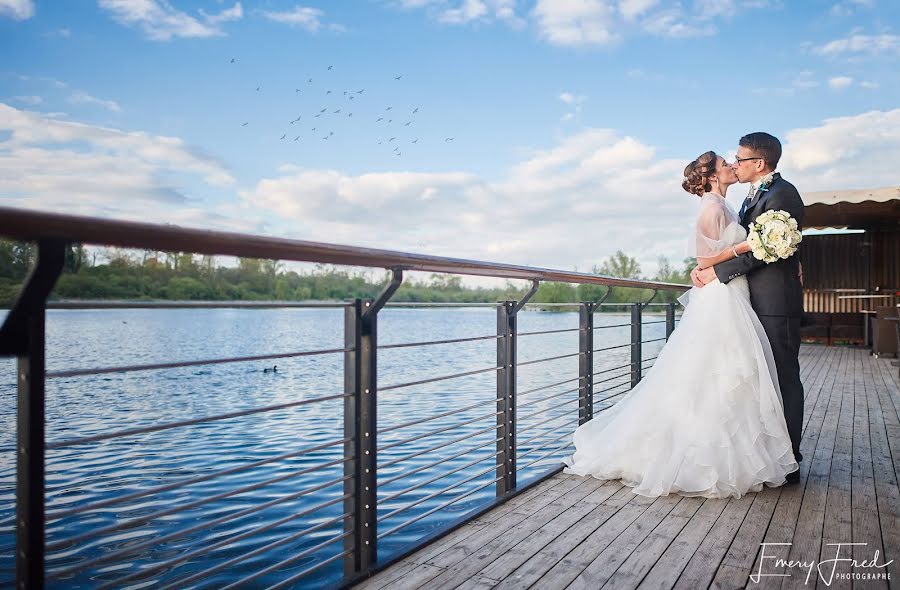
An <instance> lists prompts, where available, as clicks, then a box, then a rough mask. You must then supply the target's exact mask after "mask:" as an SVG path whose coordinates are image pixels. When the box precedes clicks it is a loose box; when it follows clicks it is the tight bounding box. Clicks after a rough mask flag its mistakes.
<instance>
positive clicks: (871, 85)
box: [859, 80, 881, 89]
mask: <svg viewBox="0 0 900 590" xmlns="http://www.w3.org/2000/svg"><path fill="white" fill-rule="evenodd" d="M859 85H860V86H861V87H862V88H868V89H873V88H878V87H879V86H881V84H879V83H878V82H871V81H869V80H863V81H862V82H860V83H859Z"/></svg>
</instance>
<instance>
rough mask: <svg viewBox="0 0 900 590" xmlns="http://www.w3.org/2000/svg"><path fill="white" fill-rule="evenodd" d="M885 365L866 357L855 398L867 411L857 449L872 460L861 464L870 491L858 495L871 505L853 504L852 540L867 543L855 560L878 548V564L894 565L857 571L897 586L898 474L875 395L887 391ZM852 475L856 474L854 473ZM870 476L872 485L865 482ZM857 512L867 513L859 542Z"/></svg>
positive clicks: (881, 584) (875, 584)
mask: <svg viewBox="0 0 900 590" xmlns="http://www.w3.org/2000/svg"><path fill="white" fill-rule="evenodd" d="M886 365H887V363H886V362H884V359H875V358H872V357H869V356H868V355H866V357H864V361H863V363H862V370H861V372H860V376H861V382H862V388H863V395H862V396H859V395H858V396H857V404H861V405H863V406H864V408H865V411H866V424H865V434H866V436H865V440H864V441H860V442H859V449H860V450H861V451H864V452H866V453H867V455H868V457H869V458H870V459H871V463H868V462H866V463H863V464H862V465H861V468H862V469H864V470H865V471H864V473H863V481H865V482H866V485H867V488H868V487H869V486H871V488H870V489H865V490H864V491H863V494H861V495H862V496H865V495H867V494H871V496H872V498H871V500H873V502H872V504H870V505H868V506H865V507H863V506H856V505H854V511H853V520H854V522H853V524H854V538H853V541H860V540H861V542H865V543H868V546H867V547H866V548H862V547H854V559H857V556H858V559H865V560H867V561H870V560H872V559H873V557H874V551H875V550H876V549H880V555H881V557H880V559H879V560H878V563H886V562H888V561H890V560H891V558H893V559H894V562H893V563H891V564H889V565H888V566H887V568H877V569H876V568H865V569H863V568H860V570H859V571H863V572H873V573H874V572H878V573H887V574H889V575H890V577H891V580H892V581H893V583H894V584H897V583H898V582H897V580H898V579H900V577H898V576H900V567H898V563H897V560H898V558H900V533H898V530H897V528H898V527H897V526H896V523H900V489H898V483H897V473H896V472H895V471H894V469H892V464H891V460H890V447H889V445H888V444H887V443H888V441H887V438H886V433H887V430H886V424H885V414H884V412H883V411H882V408H881V404H880V402H879V393H878V389H879V388H884V389H887V383H885V381H884V379H883V377H882V376H881V367H884V366H886ZM858 393H859V392H858ZM888 416H889V417H890V413H888ZM860 426H861V430H863V428H862V427H863V425H862V424H861V425H860ZM856 452H857V447H856V438H855V437H854V455H855V454H856ZM855 466H856V465H855V464H854V467H855ZM869 468H871V473H869V472H868V469H869ZM855 476H856V471H855V470H854V477H855ZM869 476H871V482H869V480H868V477H869ZM855 486H856V481H855V479H854V493H855ZM854 500H855V498H854ZM864 502H865V499H864V498H860V503H861V504H863V503H864ZM857 509H859V510H861V511H866V512H868V514H865V513H864V514H863V515H862V518H860V522H859V523H858V524H859V528H860V529H861V530H862V531H866V529H868V530H867V531H866V532H863V533H862V534H863V535H864V536H863V537H862V538H861V539H858V538H857V537H856V535H857V532H858V531H857V529H856V528H855V525H857V517H858V514H857ZM876 532H877V537H875V538H874V539H873V537H872V535H874V534H875V533H876ZM853 585H854V587H862V586H863V585H866V587H871V588H886V587H888V586H890V584H889V583H888V580H884V579H877V580H859V581H857V580H854V581H853Z"/></svg>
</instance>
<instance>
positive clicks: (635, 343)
mask: <svg viewBox="0 0 900 590" xmlns="http://www.w3.org/2000/svg"><path fill="white" fill-rule="evenodd" d="M643 307H644V304H643V303H633V304H632V305H631V387H632V388H633V387H634V386H635V385H637V384H638V383H640V382H641V338H642V336H641V308H643Z"/></svg>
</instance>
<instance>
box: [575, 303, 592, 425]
mask: <svg viewBox="0 0 900 590" xmlns="http://www.w3.org/2000/svg"><path fill="white" fill-rule="evenodd" d="M578 327H579V332H578V334H579V336H578V351H579V352H580V353H581V355H580V356H579V357H578V377H579V381H578V383H579V387H578V423H579V424H584V423H585V422H587V421H588V420H590V419H591V418H593V417H594V355H593V350H594V303H592V302H586V303H582V304H581V308H580V309H579V312H578Z"/></svg>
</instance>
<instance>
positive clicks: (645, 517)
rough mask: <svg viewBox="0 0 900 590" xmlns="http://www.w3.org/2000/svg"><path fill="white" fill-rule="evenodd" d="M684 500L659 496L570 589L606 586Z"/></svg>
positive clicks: (586, 569)
mask: <svg viewBox="0 0 900 590" xmlns="http://www.w3.org/2000/svg"><path fill="white" fill-rule="evenodd" d="M683 499H684V498H682V497H681V496H676V495H674V494H670V495H668V496H661V497H659V498H657V499H656V500H655V501H654V502H653V504H651V505H650V507H649V508H648V509H647V510H646V511H645V512H644V513H643V514H641V515H640V516H639V517H638V518H637V519H635V521H634V522H632V523H631V524H630V525H629V526H628V528H627V529H625V531H623V532H622V534H621V535H619V536H618V537H616V540H615V541H613V542H612V543H610V544H609V546H608V547H606V549H604V550H603V551H601V552H600V554H599V555H598V556H597V557H596V558H595V559H594V560H593V561H592V562H591V563H590V564H588V566H587V567H586V568H585V569H584V571H582V572H581V573H580V574H578V576H577V577H576V578H575V579H574V580H573V581H572V583H571V584H570V585H569V586H568V587H567V588H568V590H578V589H583V590H587V589H590V590H596V589H597V588H600V587H602V586H603V585H604V584H605V583H606V582H607V581H608V580H609V579H610V578H611V577H612V576H613V574H615V573H616V570H618V569H619V567H620V566H621V565H622V564H623V563H624V562H625V560H626V559H628V557H629V556H630V555H631V554H632V553H633V552H634V550H635V549H636V548H637V547H638V546H639V545H640V544H641V543H642V542H643V541H644V539H646V538H647V536H648V535H649V534H650V533H651V532H652V531H653V529H655V528H656V527H657V526H658V525H659V523H661V522H662V521H663V519H664V518H665V517H666V516H668V514H669V513H670V512H672V510H673V509H674V508H675V507H676V506H677V505H678V504H679V503H680V502H681V501H682V500H683Z"/></svg>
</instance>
